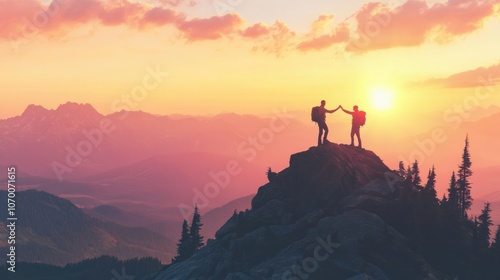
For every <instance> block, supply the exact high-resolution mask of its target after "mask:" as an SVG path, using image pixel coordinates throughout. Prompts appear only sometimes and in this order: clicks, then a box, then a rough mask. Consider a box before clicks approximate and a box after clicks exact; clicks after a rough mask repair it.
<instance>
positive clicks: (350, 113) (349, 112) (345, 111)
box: [340, 106, 354, 115]
mask: <svg viewBox="0 0 500 280" xmlns="http://www.w3.org/2000/svg"><path fill="white" fill-rule="evenodd" d="M340 108H341V109H342V111H344V113H346V114H349V115H352V113H354V112H351V111H347V110H346V109H344V107H342V106H340Z"/></svg>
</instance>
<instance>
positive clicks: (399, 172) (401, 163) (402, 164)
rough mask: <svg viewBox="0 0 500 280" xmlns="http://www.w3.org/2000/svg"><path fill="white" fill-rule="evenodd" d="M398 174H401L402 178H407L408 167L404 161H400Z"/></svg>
mask: <svg viewBox="0 0 500 280" xmlns="http://www.w3.org/2000/svg"><path fill="white" fill-rule="evenodd" d="M398 175H399V176H401V177H402V178H406V169H405V164H404V163H403V161H400V162H399V170H398Z"/></svg>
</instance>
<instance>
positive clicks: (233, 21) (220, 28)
mask: <svg viewBox="0 0 500 280" xmlns="http://www.w3.org/2000/svg"><path fill="white" fill-rule="evenodd" d="M244 23H245V21H244V20H243V19H242V18H241V17H240V16H239V15H237V14H227V15H224V16H213V17H211V18H206V19H204V18H202V19H200V18H195V19H192V20H188V21H182V22H180V23H178V25H177V27H178V29H179V30H180V31H182V32H183V33H184V36H185V37H186V38H187V39H188V40H190V41H195V40H216V39H219V38H221V37H223V36H224V35H229V34H231V33H233V32H235V31H237V30H238V29H239V28H240V27H241V26H242V25H243V24H244Z"/></svg>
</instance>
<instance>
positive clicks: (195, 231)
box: [189, 206, 203, 251]
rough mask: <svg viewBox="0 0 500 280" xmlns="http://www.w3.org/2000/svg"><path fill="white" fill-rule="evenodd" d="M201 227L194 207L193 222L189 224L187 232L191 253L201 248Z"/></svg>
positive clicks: (198, 215) (199, 217)
mask: <svg viewBox="0 0 500 280" xmlns="http://www.w3.org/2000/svg"><path fill="white" fill-rule="evenodd" d="M201 226H203V224H202V223H201V215H200V213H199V210H198V206H195V208H194V214H193V220H192V222H191V229H190V231H189V236H190V238H191V246H192V249H193V251H196V250H198V249H200V248H201V247H203V236H202V235H201V234H200V232H201Z"/></svg>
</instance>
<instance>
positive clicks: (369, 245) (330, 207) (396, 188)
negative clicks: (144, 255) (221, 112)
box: [154, 143, 432, 280]
mask: <svg viewBox="0 0 500 280" xmlns="http://www.w3.org/2000/svg"><path fill="white" fill-rule="evenodd" d="M388 173H392V174H394V175H393V176H394V177H390V178H392V180H391V181H389V180H387V179H386V177H387V174H388ZM397 178H399V179H402V178H401V177H397V175H395V173H393V171H391V170H390V169H389V168H388V167H387V166H386V165H385V164H384V163H383V162H382V160H381V159H380V158H379V157H378V156H377V155H376V154H375V153H373V152H371V151H368V150H363V149H360V148H357V147H352V146H348V145H338V144H333V143H328V144H326V145H323V146H320V147H312V148H310V149H309V150H307V151H304V152H300V153H297V154H294V155H292V156H291V157H290V166H289V167H288V168H286V169H284V170H283V171H281V172H279V173H278V174H277V175H276V176H275V177H273V178H272V179H270V182H269V183H267V184H265V185H264V186H262V187H260V188H259V191H258V193H257V195H256V196H255V197H254V199H253V200H252V209H251V210H247V211H245V212H239V213H237V214H235V215H233V216H232V217H231V218H230V219H229V220H228V221H227V222H226V223H225V224H224V225H223V226H222V227H221V228H220V229H219V230H218V231H217V233H216V235H215V236H216V239H215V240H209V242H208V243H207V246H205V247H204V248H202V249H201V250H199V251H198V252H196V253H195V254H194V255H193V256H191V257H190V258H189V259H187V260H185V261H183V262H180V263H176V264H173V265H171V266H170V267H168V268H167V269H166V270H165V271H163V272H161V273H160V274H158V275H157V276H156V277H155V278H154V279H155V280H167V279H179V280H183V279H186V280H187V279H214V280H215V279H285V278H287V279H295V278H297V279H298V278H299V276H297V277H293V276H294V275H295V274H297V273H300V274H298V275H300V278H301V279H306V278H308V279H411V280H414V279H415V280H416V279H423V278H418V277H416V276H413V275H429V274H431V273H432V271H430V270H429V267H430V265H429V264H427V263H425V261H422V257H421V256H418V255H417V254H416V253H414V252H413V251H412V250H411V249H410V248H409V247H408V246H407V244H406V241H405V237H404V236H403V235H401V234H400V233H399V232H398V231H397V229H396V226H398V225H399V222H400V220H399V217H397V218H394V217H392V216H393V215H394V213H396V215H397V213H400V212H401V209H402V206H401V205H402V203H404V202H401V201H402V200H401V199H400V197H399V196H401V195H403V193H404V192H403V191H402V190H404V189H408V190H409V188H405V186H404V184H392V183H393V182H394V181H396V182H397V181H398V180H396V179H397ZM401 181H402V180H401ZM405 207H414V205H412V204H410V205H408V204H406V205H405ZM400 216H401V215H400ZM403 219H404V217H403ZM389 221H391V223H389ZM393 226H394V227H393ZM381 248H382V249H381ZM387 248H390V250H387ZM319 251H321V252H322V253H324V254H323V255H321V256H319V255H318V252H319ZM313 256H314V257H315V258H313ZM320 259H321V260H320ZM309 261H311V263H314V267H315V269H314V270H309V268H310V267H312V265H309V264H308V262H309ZM393 261H399V262H400V263H398V264H397V265H395V267H398V269H397V270H394V269H390V270H389V271H388V270H387V263H388V262H393ZM399 268H402V269H399ZM300 269H303V270H300ZM384 269H385V270H384ZM299 270H300V271H299ZM297 271H299V272H297ZM304 271H306V272H307V275H306V273H303V272H304Z"/></svg>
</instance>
